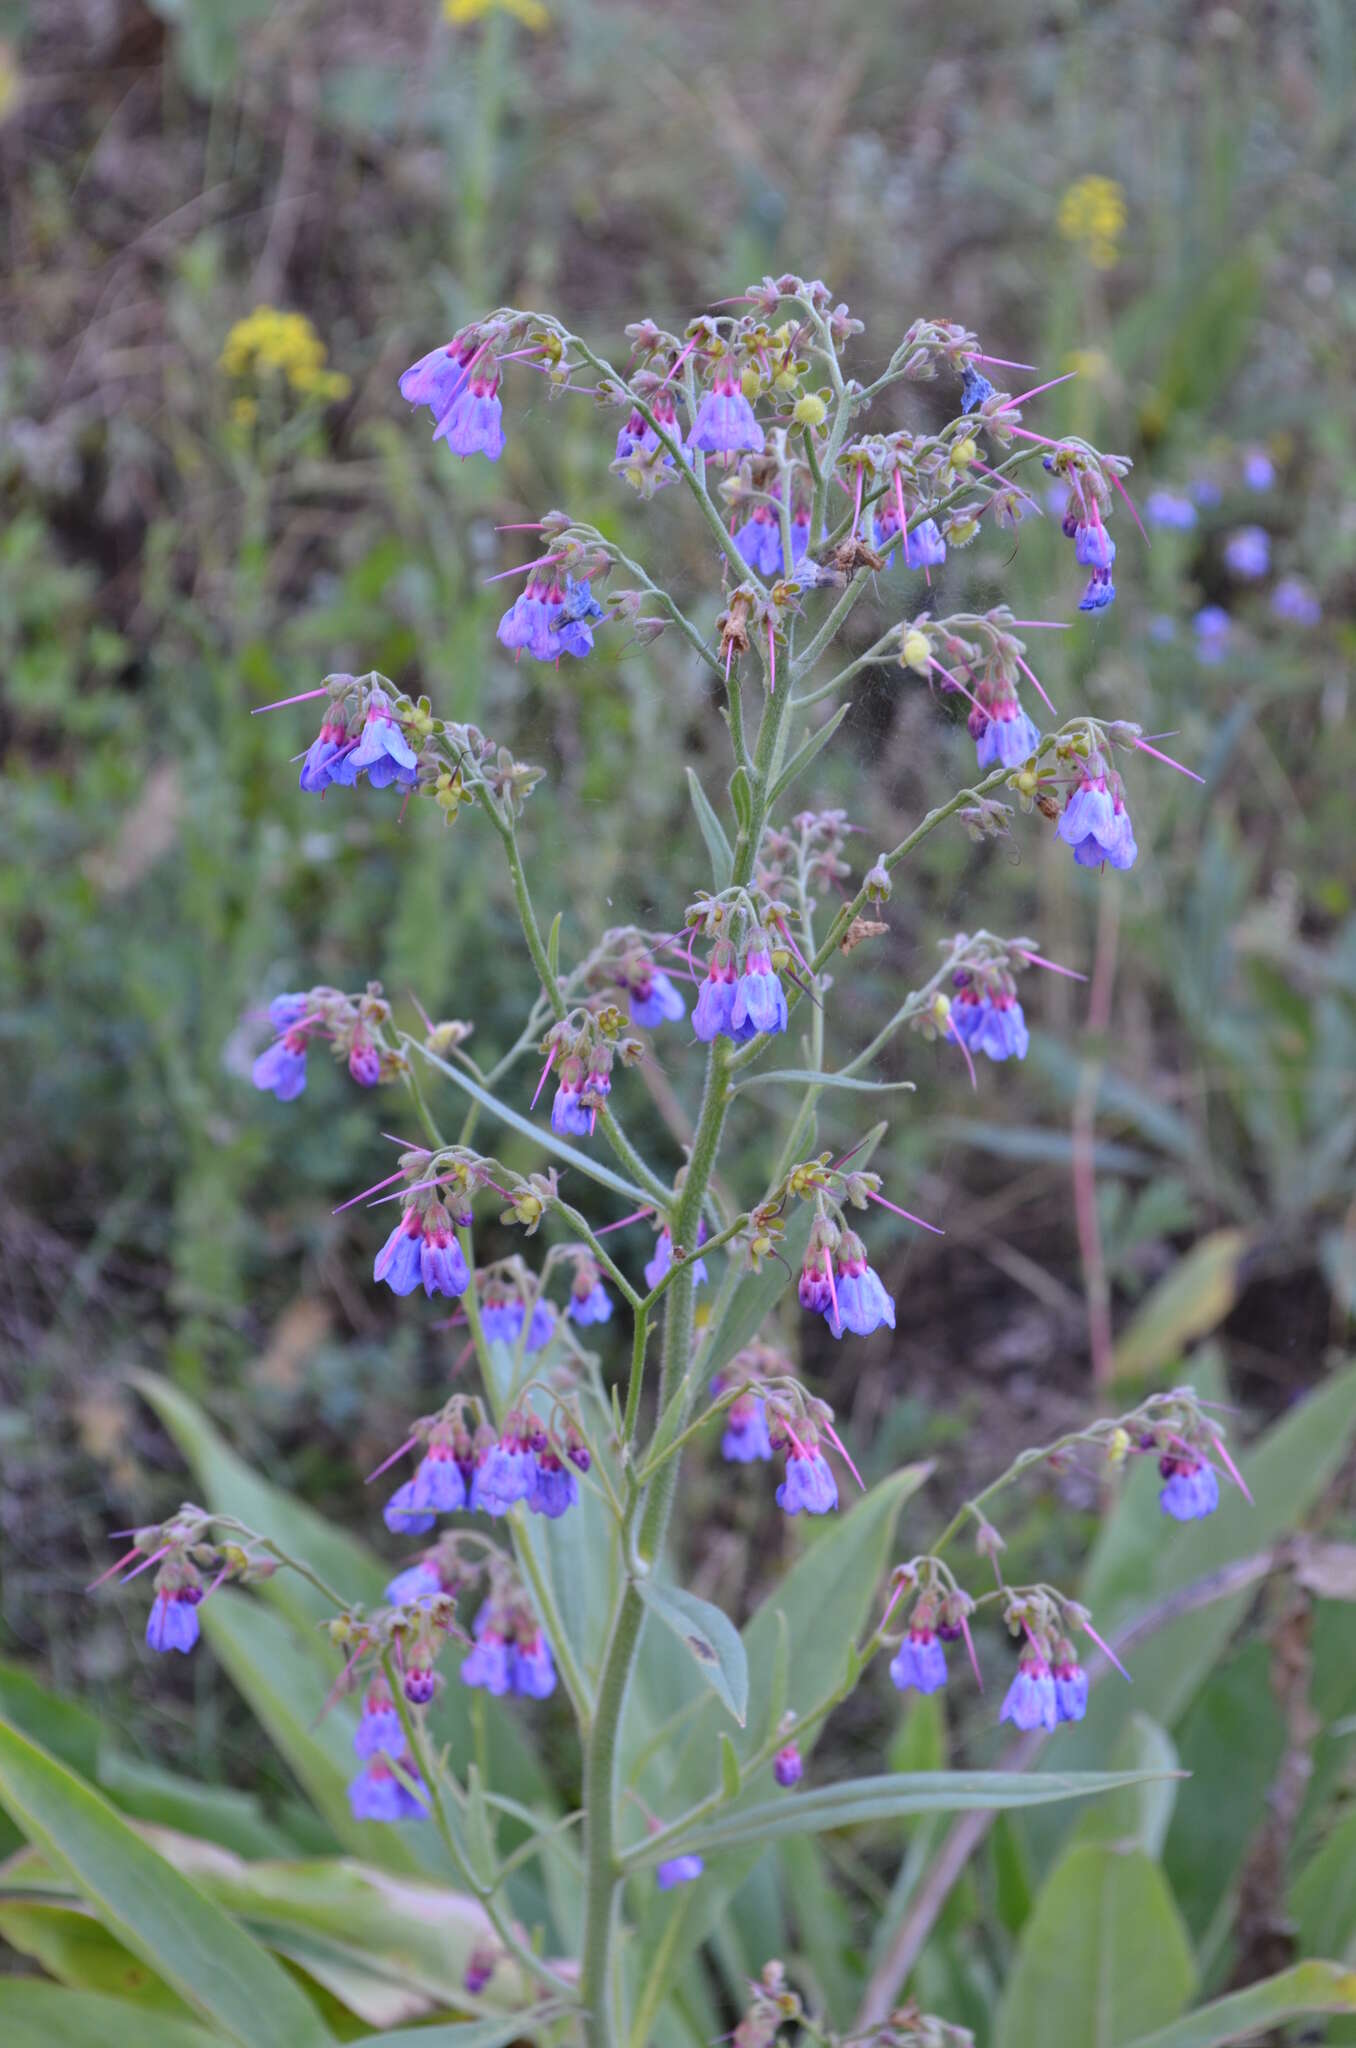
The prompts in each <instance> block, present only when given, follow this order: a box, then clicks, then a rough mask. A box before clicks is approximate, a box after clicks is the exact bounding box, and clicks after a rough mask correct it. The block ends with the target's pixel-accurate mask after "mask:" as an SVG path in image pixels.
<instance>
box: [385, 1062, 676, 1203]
mask: <svg viewBox="0 0 1356 2048" xmlns="http://www.w3.org/2000/svg"><path fill="white" fill-rule="evenodd" d="M407 1049H408V1050H409V1051H410V1052H413V1053H418V1055H419V1057H420V1059H421V1060H424V1061H425V1062H426V1063H427V1064H428V1065H429V1066H430V1067H436V1068H437V1069H438V1072H439V1073H440V1074H442V1075H443V1076H444V1078H445V1079H446V1080H449V1081H451V1082H452V1083H453V1085H454V1086H455V1087H457V1088H460V1090H461V1092H462V1094H463V1095H469V1096H470V1098H471V1100H472V1102H478V1103H479V1104H480V1106H481V1108H482V1109H484V1110H488V1112H489V1114H490V1115H491V1116H492V1117H494V1118H496V1119H497V1120H498V1122H499V1123H501V1124H504V1125H506V1126H507V1128H508V1129H509V1130H511V1131H517V1133H518V1135H519V1136H520V1137H522V1138H528V1139H530V1140H531V1142H532V1144H533V1145H535V1147H536V1148H537V1150H538V1152H549V1153H550V1154H551V1157H552V1158H553V1159H559V1160H561V1161H563V1163H564V1164H565V1165H566V1166H573V1167H575V1168H577V1169H578V1171H579V1172H580V1173H582V1174H583V1176H584V1178H585V1180H592V1181H596V1182H597V1184H598V1186H599V1187H602V1188H611V1189H612V1192H613V1193H614V1194H617V1195H624V1196H625V1198H626V1201H627V1204H628V1206H629V1207H630V1208H632V1209H638V1208H639V1209H643V1208H648V1207H649V1206H650V1205H651V1204H652V1203H653V1201H654V1196H653V1195H647V1194H646V1192H645V1190H644V1189H643V1188H638V1187H636V1186H635V1185H634V1183H633V1182H631V1181H629V1180H623V1178H622V1176H621V1175H620V1174H619V1173H614V1172H613V1170H612V1168H611V1167H610V1166H605V1165H604V1164H603V1162H602V1160H601V1159H595V1158H593V1157H592V1155H591V1154H590V1153H588V1152H580V1151H578V1150H577V1149H576V1147H575V1146H573V1145H567V1144H566V1143H565V1140H564V1139H563V1138H558V1137H557V1136H556V1134H555V1132H554V1131H553V1130H552V1129H551V1126H550V1124H549V1123H547V1122H545V1121H544V1120H543V1122H541V1123H533V1122H532V1120H531V1118H530V1117H525V1116H520V1115H519V1114H518V1112H517V1110H516V1109H510V1108H509V1106H508V1104H507V1103H506V1102H501V1101H500V1100H499V1097H498V1096H497V1095H491V1094H490V1092H489V1090H488V1088H482V1087H481V1085H480V1083H479V1082H478V1081H473V1080H472V1079H471V1076H470V1075H469V1074H464V1073H463V1072H462V1071H461V1069H460V1067H454V1066H452V1065H450V1064H449V1062H448V1061H447V1060H440V1059H439V1058H438V1055H437V1054H436V1053H434V1052H430V1051H429V1049H428V1047H427V1046H425V1045H420V1043H419V1041H418V1040H417V1039H414V1038H411V1039H409V1040H408V1041H407Z"/></svg>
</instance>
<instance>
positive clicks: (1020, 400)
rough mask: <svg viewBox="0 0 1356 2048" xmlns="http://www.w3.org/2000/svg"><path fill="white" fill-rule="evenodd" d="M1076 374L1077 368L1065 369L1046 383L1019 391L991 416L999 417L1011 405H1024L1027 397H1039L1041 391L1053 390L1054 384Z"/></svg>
mask: <svg viewBox="0 0 1356 2048" xmlns="http://www.w3.org/2000/svg"><path fill="white" fill-rule="evenodd" d="M1077 375H1078V372H1077V370H1066V371H1065V372H1064V375H1063V376H1062V377H1052V378H1051V379H1050V381H1049V383H1048V384H1035V385H1033V386H1032V388H1031V390H1030V391H1020V392H1018V394H1017V396H1016V398H1010V399H1009V400H1008V402H1007V404H1006V405H1001V406H1000V407H999V408H998V411H997V412H996V413H995V414H994V415H993V417H994V418H995V419H1001V418H1002V417H1003V414H1004V413H1005V412H1010V411H1011V410H1012V408H1013V406H1016V405H1025V404H1026V402H1027V400H1028V399H1029V398H1039V397H1040V395H1041V393H1042V391H1053V390H1054V388H1055V386H1056V384H1067V383H1068V381H1069V379H1070V378H1071V377H1076V376H1077Z"/></svg>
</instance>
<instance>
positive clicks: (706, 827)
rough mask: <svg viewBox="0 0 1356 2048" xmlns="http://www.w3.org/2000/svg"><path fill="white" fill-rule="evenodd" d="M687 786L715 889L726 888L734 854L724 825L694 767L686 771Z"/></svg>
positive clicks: (728, 883)
mask: <svg viewBox="0 0 1356 2048" xmlns="http://www.w3.org/2000/svg"><path fill="white" fill-rule="evenodd" d="M687 787H688V794H689V795H690V796H691V798H692V808H693V810H694V811H695V812H696V815H697V823H698V824H699V825H700V826H701V832H702V838H703V839H704V840H705V841H706V851H707V853H708V854H709V855H710V859H711V876H712V880H713V881H714V882H715V885H716V888H717V889H727V888H728V887H729V885H730V875H731V873H732V872H733V869H734V854H733V853H732V851H731V849H730V842H729V840H728V839H727V838H726V836H725V827H724V826H723V825H722V824H721V822H720V819H719V818H718V817H717V816H716V814H715V812H714V811H713V810H712V808H711V801H710V798H709V797H708V796H707V794H706V791H705V790H704V789H703V788H702V786H701V783H700V782H699V781H698V780H697V772H696V770H695V768H689V769H688V771H687Z"/></svg>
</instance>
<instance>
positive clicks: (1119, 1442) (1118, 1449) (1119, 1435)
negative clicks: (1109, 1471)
mask: <svg viewBox="0 0 1356 2048" xmlns="http://www.w3.org/2000/svg"><path fill="white" fill-rule="evenodd" d="M1129 1455H1130V1432H1129V1430H1128V1429H1113V1431H1112V1432H1111V1436H1110V1438H1109V1440H1108V1442H1107V1447H1106V1456H1107V1463H1108V1464H1109V1465H1113V1466H1114V1465H1123V1464H1124V1463H1125V1461H1126V1459H1127V1458H1128V1457H1129Z"/></svg>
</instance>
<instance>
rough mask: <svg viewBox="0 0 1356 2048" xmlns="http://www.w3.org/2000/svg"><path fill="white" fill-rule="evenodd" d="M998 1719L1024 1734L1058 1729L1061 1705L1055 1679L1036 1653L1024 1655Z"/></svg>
mask: <svg viewBox="0 0 1356 2048" xmlns="http://www.w3.org/2000/svg"><path fill="white" fill-rule="evenodd" d="M998 1718H999V1720H1000V1721H1011V1723H1012V1725H1013V1727H1014V1728H1021V1729H1022V1730H1023V1731H1029V1730H1031V1729H1032V1728H1054V1727H1055V1725H1056V1724H1057V1722H1058V1720H1059V1703H1058V1700H1057V1699H1056V1696H1055V1681H1054V1676H1053V1674H1052V1672H1051V1670H1050V1666H1049V1665H1048V1664H1047V1663H1046V1661H1045V1659H1044V1657H1041V1656H1039V1655H1037V1654H1036V1653H1035V1652H1034V1651H1026V1652H1024V1653H1023V1655H1022V1660H1021V1663H1020V1664H1019V1665H1018V1667H1017V1676H1016V1677H1015V1678H1014V1679H1013V1681H1012V1684H1011V1685H1010V1686H1009V1687H1008V1690H1007V1697H1006V1698H1005V1699H1004V1701H1003V1705H1002V1709H1001V1711H1000V1713H999V1716H998Z"/></svg>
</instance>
